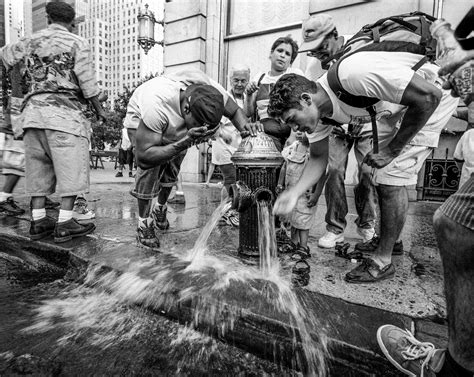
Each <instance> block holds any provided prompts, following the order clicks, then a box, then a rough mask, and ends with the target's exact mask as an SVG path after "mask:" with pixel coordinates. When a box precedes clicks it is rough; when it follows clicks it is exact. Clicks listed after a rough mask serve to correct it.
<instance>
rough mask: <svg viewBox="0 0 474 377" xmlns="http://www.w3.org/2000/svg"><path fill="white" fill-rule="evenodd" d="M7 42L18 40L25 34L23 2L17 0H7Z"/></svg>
mask: <svg viewBox="0 0 474 377" xmlns="http://www.w3.org/2000/svg"><path fill="white" fill-rule="evenodd" d="M4 3H5V43H13V42H16V41H18V40H19V39H20V38H21V37H23V36H24V35H25V33H24V27H23V25H24V20H23V3H22V2H21V1H16V0H5V1H4Z"/></svg>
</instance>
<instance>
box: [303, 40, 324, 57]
mask: <svg viewBox="0 0 474 377" xmlns="http://www.w3.org/2000/svg"><path fill="white" fill-rule="evenodd" d="M328 47H329V36H327V37H326V38H324V39H323V41H322V42H321V44H320V45H319V47H318V48H316V49H314V50H311V51H308V53H307V54H306V55H307V56H311V57H314V58H316V57H318V55H320V54H322V53H325V52H326V51H327V50H328Z"/></svg>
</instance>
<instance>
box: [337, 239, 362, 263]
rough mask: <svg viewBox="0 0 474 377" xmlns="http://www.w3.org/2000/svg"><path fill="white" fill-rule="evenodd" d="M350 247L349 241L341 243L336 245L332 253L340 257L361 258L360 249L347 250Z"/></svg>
mask: <svg viewBox="0 0 474 377" xmlns="http://www.w3.org/2000/svg"><path fill="white" fill-rule="evenodd" d="M350 247H351V245H350V243H348V242H346V243H345V244H343V245H336V252H335V253H334V255H336V257H341V258H344V259H349V260H351V259H357V260H361V259H362V258H363V255H362V252H360V251H353V252H350V253H349V252H348V250H349V248H350Z"/></svg>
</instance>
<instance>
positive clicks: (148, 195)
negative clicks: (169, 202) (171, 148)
mask: <svg viewBox="0 0 474 377" xmlns="http://www.w3.org/2000/svg"><path fill="white" fill-rule="evenodd" d="M186 152H187V151H184V152H181V153H180V154H179V155H177V156H176V157H175V158H173V159H172V160H170V161H167V162H165V163H163V164H160V165H158V166H155V167H154V168H151V169H146V170H145V169H142V168H140V167H138V169H137V174H136V175H135V183H134V184H133V186H132V188H131V189H130V194H131V195H132V196H134V197H135V198H137V199H144V200H151V199H153V198H156V197H157V196H158V193H159V192H160V189H161V188H162V187H173V186H174V185H175V184H176V183H177V182H178V175H179V170H180V168H181V163H182V162H183V159H184V157H185V156H186Z"/></svg>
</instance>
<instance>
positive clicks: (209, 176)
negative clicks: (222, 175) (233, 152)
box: [206, 162, 216, 185]
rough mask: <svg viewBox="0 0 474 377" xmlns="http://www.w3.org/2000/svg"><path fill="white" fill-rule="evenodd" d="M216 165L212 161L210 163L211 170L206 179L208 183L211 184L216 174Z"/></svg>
mask: <svg viewBox="0 0 474 377" xmlns="http://www.w3.org/2000/svg"><path fill="white" fill-rule="evenodd" d="M215 167H216V165H215V164H213V163H212V162H211V164H210V165H209V172H208V173H207V180H206V185H209V182H210V181H211V177H212V175H213V174H214V169H215Z"/></svg>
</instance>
